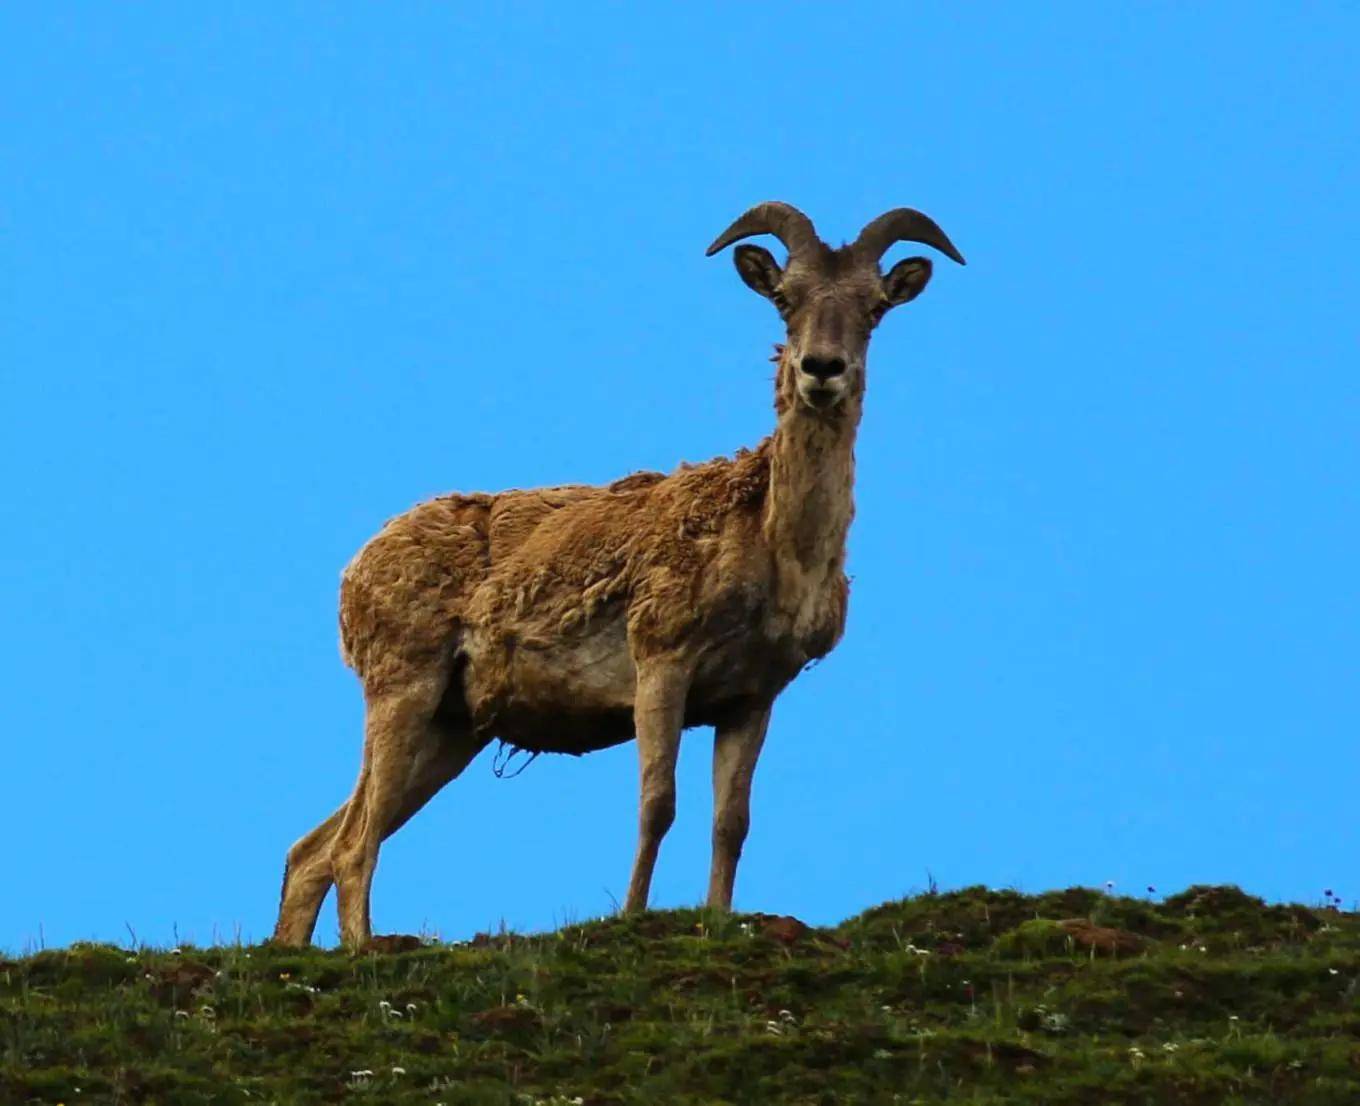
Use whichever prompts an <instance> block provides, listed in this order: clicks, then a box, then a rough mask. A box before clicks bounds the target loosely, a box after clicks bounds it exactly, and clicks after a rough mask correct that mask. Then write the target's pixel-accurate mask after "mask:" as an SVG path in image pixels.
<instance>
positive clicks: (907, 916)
mask: <svg viewBox="0 0 1360 1106" xmlns="http://www.w3.org/2000/svg"><path fill="white" fill-rule="evenodd" d="M391 945H392V947H393V948H394V950H395V949H398V948H399V949H400V951H370V952H366V953H364V954H361V955H357V956H354V955H350V954H347V953H345V952H342V951H336V950H323V949H308V950H302V951H298V950H288V949H278V948H273V947H270V946H268V945H260V946H242V945H233V946H218V947H212V948H196V947H191V946H184V947H181V948H178V949H173V950H156V949H150V948H140V949H128V948H120V947H117V946H113V945H101V944H92V943H79V944H76V945H72V946H71V947H70V948H67V949H55V950H47V951H42V952H38V953H35V954H32V955H28V956H24V957H21V958H18V959H6V960H0V1023H2V1024H3V1038H0V1103H29V1102H40V1103H47V1104H52V1103H65V1104H67V1106H73V1104H75V1103H106V1102H107V1103H120V1104H121V1103H166V1104H172V1106H189V1104H194V1103H214V1104H216V1103H233V1104H234V1103H243V1104H244V1103H260V1102H276V1103H299V1104H303V1103H333V1102H362V1101H371V1102H382V1103H397V1104H404V1103H423V1104H427V1106H434V1104H436V1103H441V1102H442V1103H444V1104H445V1106H452V1104H454V1103H458V1104H463V1103H468V1104H481V1103H486V1104H492V1103H495V1104H514V1106H570V1104H579V1106H616V1104H626V1103H681V1104H696V1106H697V1104H705V1106H709V1104H714V1103H734V1104H735V1103H789V1104H799V1106H802V1104H816V1106H823V1104H828V1106H829V1104H833V1103H834V1104H836V1106H840V1104H843V1103H874V1104H877V1103H884V1104H889V1103H934V1102H945V1101H949V1102H968V1103H998V1104H999V1103H1003V1102H1004V1103H1045V1104H1065V1103H1072V1104H1096V1103H1100V1104H1106V1103H1128V1104H1134V1103H1137V1104H1140V1106H1141V1104H1145V1103H1158V1104H1161V1103H1187V1104H1197V1106H1199V1104H1203V1106H1210V1104H1213V1106H1220V1104H1225V1103H1228V1104H1246V1103H1281V1102H1299V1103H1337V1104H1341V1103H1348V1104H1353V1103H1355V1102H1357V1101H1360V916H1357V915H1356V914H1354V913H1350V912H1346V911H1344V910H1342V909H1340V906H1339V902H1336V903H1333V900H1332V898H1331V896H1330V893H1329V896H1328V905H1323V906H1300V905H1287V904H1286V905H1268V904H1266V903H1265V902H1263V901H1262V900H1260V899H1258V898H1254V897H1252V896H1250V895H1248V894H1246V893H1244V892H1243V891H1241V890H1239V889H1238V888H1236V887H1217V886H1196V887H1191V888H1189V889H1188V890H1186V891H1183V892H1181V893H1179V894H1176V895H1172V896H1170V897H1167V898H1165V899H1163V900H1160V901H1153V900H1152V899H1151V898H1147V899H1138V898H1130V897H1121V896H1114V895H1110V894H1106V893H1103V892H1100V891H1097V890H1093V889H1089V888H1071V889H1068V890H1066V891H1054V892H1049V893H1047V894H1041V895H1022V894H1019V893H1017V892H1014V891H996V890H988V889H986V888H982V887H971V888H964V889H962V890H958V891H952V892H948V893H941V894H925V895H919V896H915V897H912V898H906V899H901V900H898V901H895V902H890V903H885V904H883V905H881V906H876V907H874V908H872V909H870V910H867V911H865V912H864V913H862V914H859V915H857V916H856V917H853V918H850V919H848V920H846V921H844V922H842V923H840V924H839V925H836V926H831V927H821V928H819V927H812V926H807V925H804V924H803V923H802V922H800V921H798V920H797V919H794V918H790V917H786V916H777V915H767V914H733V915H714V914H711V913H708V912H706V911H703V910H669V911H657V912H651V913H647V914H642V915H637V916H623V915H616V916H612V917H606V918H602V919H599V920H595V921H590V922H585V923H582V924H572V925H567V926H564V927H562V928H561V929H558V930H556V931H553V932H549V933H541V934H533V935H520V934H515V933H510V932H503V933H500V934H495V935H491V934H479V935H477V936H476V937H475V938H473V939H472V940H470V941H463V942H455V943H451V944H428V945H427V944H421V943H418V942H414V941H408V942H405V943H401V942H393V943H391ZM412 945H414V946H415V947H409V946H412Z"/></svg>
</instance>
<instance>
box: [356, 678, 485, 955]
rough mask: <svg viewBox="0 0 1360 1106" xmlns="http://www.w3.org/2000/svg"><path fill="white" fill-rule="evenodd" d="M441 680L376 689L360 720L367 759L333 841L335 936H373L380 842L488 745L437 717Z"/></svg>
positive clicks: (363, 939)
mask: <svg viewBox="0 0 1360 1106" xmlns="http://www.w3.org/2000/svg"><path fill="white" fill-rule="evenodd" d="M443 690H444V681H443V680H442V679H438V680H437V679H428V680H418V681H414V682H412V683H410V684H407V685H405V686H403V687H401V688H400V689H398V690H395V691H390V692H386V693H384V694H382V695H380V696H375V697H373V698H371V699H370V701H369V703H368V714H367V718H366V720H365V723H364V764H363V767H362V769H361V770H360V772H359V782H358V784H357V786H356V787H355V791H354V795H353V796H352V797H351V798H350V800H349V802H348V803H346V804H345V807H344V813H343V815H342V816H341V818H340V820H339V824H338V826H337V827H336V829H335V831H334V834H333V836H332V839H331V844H330V849H329V853H330V862H331V872H332V876H333V878H334V879H335V885H336V894H337V897H338V906H339V912H340V939H341V940H342V941H343V942H344V943H345V945H346V946H348V947H350V948H360V947H362V946H363V945H364V944H365V943H366V942H367V941H368V940H369V939H370V938H371V937H372V926H371V922H370V913H369V896H370V890H371V888H372V883H373V870H374V868H375V867H376V866H377V862H378V847H379V846H380V845H381V844H382V842H383V840H384V839H385V838H387V837H389V836H390V835H391V834H393V833H395V832H396V831H397V830H398V829H400V828H401V826H403V825H404V824H405V823H406V822H407V820H409V819H410V818H411V816H412V815H414V814H415V813H416V811H418V810H419V809H420V808H421V807H423V806H424V805H425V804H426V803H427V802H428V801H429V800H430V799H431V798H432V797H433V796H434V794H435V793H436V792H437V791H438V790H439V789H440V788H441V787H443V786H444V785H445V784H446V783H448V782H449V780H451V779H453V778H454V777H455V776H457V775H458V773H460V772H461V771H462V770H463V769H464V768H465V767H466V766H467V764H468V762H469V761H471V760H472V758H473V757H475V756H476V755H477V754H478V753H479V752H481V750H482V749H483V748H484V747H485V746H486V739H485V738H480V737H477V736H475V735H474V734H472V733H471V732H470V731H468V730H465V729H453V728H451V727H447V726H443V725H440V724H438V723H437V722H435V720H434V715H435V712H436V709H437V708H438V706H439V700H440V696H441V694H442V693H443Z"/></svg>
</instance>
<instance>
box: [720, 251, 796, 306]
mask: <svg viewBox="0 0 1360 1106" xmlns="http://www.w3.org/2000/svg"><path fill="white" fill-rule="evenodd" d="M732 262H733V264H735V265H736V267H737V274H738V275H739V276H740V277H741V279H742V280H743V281H744V282H745V283H746V287H747V288H749V289H751V291H753V292H759V293H760V294H761V295H762V296H764V297H765V298H766V299H767V300H772V299H774V295H775V292H776V291H777V290H778V289H779V282H780V280H782V279H783V276H784V270H783V269H781V268H780V267H779V263H778V262H777V261H775V259H774V255H773V254H772V253H770V251H769V250H767V249H764V248H763V247H761V246H738V247H737V248H736V249H735V250H733V251H732Z"/></svg>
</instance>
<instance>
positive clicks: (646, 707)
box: [624, 660, 690, 913]
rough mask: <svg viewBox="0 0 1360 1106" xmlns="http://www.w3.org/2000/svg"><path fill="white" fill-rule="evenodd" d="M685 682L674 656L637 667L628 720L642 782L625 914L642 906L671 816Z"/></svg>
mask: <svg viewBox="0 0 1360 1106" xmlns="http://www.w3.org/2000/svg"><path fill="white" fill-rule="evenodd" d="M689 682H690V670H689V668H688V667H687V666H685V665H682V664H679V663H676V662H674V661H655V660H654V661H648V662H646V663H645V664H642V665H639V666H638V675H637V691H636V693H635V696H634V700H633V723H634V725H635V727H636V729H637V744H638V765H639V768H640V769H641V784H642V786H641V799H640V804H639V816H638V847H637V857H636V858H635V859H634V861H633V876H632V878H631V879H630V880H629V881H628V899H627V902H626V903H625V906H624V908H625V909H626V910H628V911H629V912H630V913H635V912H637V911H640V910H646V909H647V892H648V891H649V890H650V889H651V886H652V869H653V868H654V867H656V854H657V851H658V850H659V849H660V847H661V839H662V838H663V837H665V836H666V831H667V830H668V829H670V828H671V823H672V822H673V821H675V761H676V757H677V755H678V754H679V752H680V729H681V727H682V725H683V724H684V720H685V696H686V695H687V694H688V693H689Z"/></svg>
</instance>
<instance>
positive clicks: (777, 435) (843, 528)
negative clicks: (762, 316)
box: [765, 357, 860, 584]
mask: <svg viewBox="0 0 1360 1106" xmlns="http://www.w3.org/2000/svg"><path fill="white" fill-rule="evenodd" d="M775 410H776V411H777V412H778V414H779V424H778V426H777V428H776V429H775V432H774V436H773V438H772V439H771V442H770V494H769V497H768V499H767V500H766V514H765V538H766V541H768V542H769V544H770V548H771V550H772V552H773V553H774V555H775V561H776V565H777V566H778V567H779V569H780V577H781V583H786V584H799V583H802V582H804V581H806V582H813V581H814V580H818V579H821V580H824V579H826V578H827V577H828V576H834V577H838V576H839V573H840V572H841V569H842V566H843V564H844V561H845V539H846V535H847V534H848V533H849V530H850V520H851V519H852V518H853V517H854V513H855V502H854V483H855V432H856V430H857V429H858V426H859V418H860V399H859V397H858V396H854V397H850V398H848V399H847V400H846V401H845V402H844V403H842V404H841V405H840V406H839V407H837V408H835V409H834V410H832V411H830V412H828V413H826V414H819V413H815V412H811V411H808V410H807V409H805V408H804V407H802V406H801V405H800V404H799V403H798V401H797V399H796V397H795V395H794V393H793V372H792V368H791V366H789V365H788V364H787V363H786V359H785V358H783V357H781V358H780V365H779V376H778V395H777V399H776V402H775ZM809 578H811V579H809Z"/></svg>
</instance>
